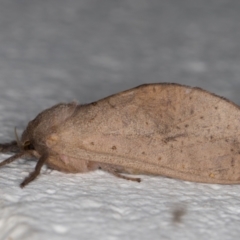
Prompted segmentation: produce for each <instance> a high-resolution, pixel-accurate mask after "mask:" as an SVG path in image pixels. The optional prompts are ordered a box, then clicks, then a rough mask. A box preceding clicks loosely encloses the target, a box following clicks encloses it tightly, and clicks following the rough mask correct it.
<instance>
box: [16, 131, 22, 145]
mask: <svg viewBox="0 0 240 240" xmlns="http://www.w3.org/2000/svg"><path fill="white" fill-rule="evenodd" d="M14 133H15V137H16V141H17V145H18V147H19V148H21V147H22V144H21V141H20V139H19V137H18V134H17V127H15V128H14Z"/></svg>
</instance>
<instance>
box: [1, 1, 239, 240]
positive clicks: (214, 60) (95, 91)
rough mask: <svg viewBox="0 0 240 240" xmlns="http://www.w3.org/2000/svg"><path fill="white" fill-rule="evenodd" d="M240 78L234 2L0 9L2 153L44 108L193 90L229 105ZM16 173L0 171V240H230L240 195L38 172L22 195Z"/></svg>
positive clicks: (34, 4) (42, 4) (17, 166)
mask: <svg viewBox="0 0 240 240" xmlns="http://www.w3.org/2000/svg"><path fill="white" fill-rule="evenodd" d="M239 73H240V2H239V1H234V0H195V1H192V0H181V1H179V0H129V1H125V0H122V1H112V0H102V1H98V0H68V1H63V0H43V1H36V0H28V1H26V0H23V1H18V0H5V1H3V0H1V1H0V111H1V114H0V128H1V131H0V140H1V142H2V141H7V140H11V139H12V138H14V133H13V128H14V127H15V126H17V127H18V129H19V132H21V131H22V130H23V129H24V127H25V125H26V123H27V122H28V121H29V120H30V119H32V118H33V117H35V115H36V114H37V113H38V112H39V111H41V110H43V109H44V108H46V107H49V106H51V105H53V104H55V103H58V102H60V101H61V102H65V101H72V100H77V101H79V102H80V103H86V102H91V101H94V100H97V99H99V98H102V97H105V96H107V95H110V94H113V93H116V92H119V91H122V90H125V89H128V88H131V87H134V86H137V85H140V84H142V83H151V82H176V83H181V84H187V85H191V86H199V87H202V88H205V89H208V90H210V91H212V92H215V93H217V94H219V95H222V96H225V97H227V98H229V99H231V100H233V101H235V102H236V103H237V104H240V96H239V90H240V80H239V76H240V75H239ZM216 124H217V123H216ZM6 157H7V155H2V156H1V159H4V158H6ZM21 163H22V164H21ZM23 163H24V161H23V160H21V161H19V162H16V163H14V164H12V165H11V166H10V165H9V166H8V167H5V168H3V169H1V171H0V173H1V174H0V239H11V238H12V239H14V240H16V239H43V237H45V239H239V235H240V230H239V221H240V208H239V206H240V204H239V203H240V201H239V197H240V187H239V186H218V185H204V184H194V183H187V182H181V181H177V180H171V179H164V178H160V177H159V178H152V177H143V179H144V181H143V182H142V183H141V184H140V185H139V184H136V183H131V182H127V181H124V180H119V179H116V178H113V177H112V176H109V175H108V174H105V173H102V172H96V173H91V174H86V175H65V174H62V173H58V172H56V171H53V172H46V171H43V174H42V175H41V177H40V178H39V179H38V180H37V181H35V182H34V183H33V184H31V185H29V187H27V188H26V189H24V190H21V189H20V188H19V187H18V184H19V183H20V182H21V179H23V178H24V177H25V176H26V175H27V174H28V172H29V171H30V170H31V169H32V168H33V167H34V162H28V163H25V164H23ZM179 207H184V209H187V210H186V214H185V215H184V217H183V221H182V222H181V223H179V224H175V223H173V222H172V220H171V219H172V215H171V214H172V211H173V210H174V208H179Z"/></svg>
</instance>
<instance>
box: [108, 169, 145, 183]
mask: <svg viewBox="0 0 240 240" xmlns="http://www.w3.org/2000/svg"><path fill="white" fill-rule="evenodd" d="M108 172H109V171H108ZM109 173H111V174H113V175H114V176H116V177H119V178H123V179H126V180H131V181H134V182H141V178H134V177H128V176H124V175H122V174H120V173H118V172H109Z"/></svg>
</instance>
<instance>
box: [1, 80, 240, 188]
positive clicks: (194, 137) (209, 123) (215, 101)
mask: <svg viewBox="0 0 240 240" xmlns="http://www.w3.org/2000/svg"><path fill="white" fill-rule="evenodd" d="M239 130H240V109H239V107H238V106H237V105H235V104H234V103H232V102H230V101H229V100H227V99H225V98H222V97H219V96H217V95H215V94H212V93H209V92H208V91H205V90H202V89H200V88H196V87H188V86H183V85H179V84H169V83H159V84H157V83H156V84H145V85H141V86H139V87H136V88H133V89H130V90H127V91H124V92H120V93H117V94H115V95H112V96H109V97H107V98H104V99H101V100H99V101H97V102H93V103H90V104H86V105H78V104H77V103H75V102H72V103H60V104H57V105H55V106H53V107H51V108H49V109H46V110H44V111H43V112H41V113H40V114H39V115H37V117H36V118H35V119H33V120H32V121H30V122H29V123H28V125H27V128H26V129H25V131H24V132H23V134H22V136H21V139H20V140H17V141H13V142H11V143H6V144H0V152H15V155H13V156H12V157H10V158H8V159H6V160H4V161H3V162H1V163H0V167H1V166H4V165H6V164H8V163H11V162H13V161H15V160H16V159H18V158H23V157H34V158H36V159H38V161H37V164H36V167H35V169H34V171H33V172H32V173H30V174H29V176H28V177H26V178H25V180H24V181H23V182H22V183H21V185H20V186H21V187H24V186H26V185H27V184H28V183H30V182H31V181H33V180H34V179H35V178H36V177H37V176H38V175H39V174H40V171H41V167H42V166H43V165H44V164H46V165H47V166H48V167H50V168H51V169H56V170H58V171H62V172H68V173H84V172H88V171H93V170H96V169H102V170H104V171H107V172H109V173H111V174H113V175H115V176H117V177H120V178H124V179H127V180H133V181H138V182H140V178H134V177H131V176H126V175H123V174H153V175H161V176H166V177H171V178H177V179H181V180H187V181H194V182H203V183H219V184H237V183H240V134H239V132H240V131H239Z"/></svg>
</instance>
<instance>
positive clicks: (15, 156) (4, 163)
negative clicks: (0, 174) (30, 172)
mask: <svg viewBox="0 0 240 240" xmlns="http://www.w3.org/2000/svg"><path fill="white" fill-rule="evenodd" d="M24 155H29V154H28V153H26V152H20V153H17V154H15V155H13V156H11V157H9V158H7V159H6V160H4V161H2V162H1V163H0V167H2V166H4V165H7V164H9V163H11V162H13V161H15V160H17V159H18V158H20V157H23V156H24Z"/></svg>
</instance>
